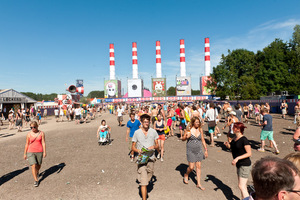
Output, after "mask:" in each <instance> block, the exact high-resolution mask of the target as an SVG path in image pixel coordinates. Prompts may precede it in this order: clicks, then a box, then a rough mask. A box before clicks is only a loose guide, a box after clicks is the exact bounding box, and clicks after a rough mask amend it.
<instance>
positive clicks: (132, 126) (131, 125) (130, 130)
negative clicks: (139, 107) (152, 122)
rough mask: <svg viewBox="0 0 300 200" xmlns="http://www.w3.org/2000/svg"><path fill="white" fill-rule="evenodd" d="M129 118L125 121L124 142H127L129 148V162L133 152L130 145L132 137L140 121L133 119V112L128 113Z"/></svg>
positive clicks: (132, 157) (132, 158)
mask: <svg viewBox="0 0 300 200" xmlns="http://www.w3.org/2000/svg"><path fill="white" fill-rule="evenodd" d="M129 117H130V120H129V121H128V122H127V131H126V142H129V150H130V159H131V162H133V160H134V152H133V151H132V150H131V146H132V137H133V135H134V132H135V131H136V130H138V129H139V128H140V126H141V122H140V121H139V120H137V119H135V113H133V112H132V113H130V115H129Z"/></svg>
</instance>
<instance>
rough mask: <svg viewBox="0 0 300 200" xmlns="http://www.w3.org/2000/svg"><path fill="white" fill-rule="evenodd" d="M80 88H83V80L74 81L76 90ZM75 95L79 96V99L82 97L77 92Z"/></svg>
mask: <svg viewBox="0 0 300 200" xmlns="http://www.w3.org/2000/svg"><path fill="white" fill-rule="evenodd" d="M80 87H83V80H82V79H77V80H76V88H80ZM77 94H79V96H80V97H82V96H83V94H82V93H80V92H78V93H77Z"/></svg>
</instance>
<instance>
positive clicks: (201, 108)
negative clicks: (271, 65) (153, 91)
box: [117, 102, 300, 199]
mask: <svg viewBox="0 0 300 200" xmlns="http://www.w3.org/2000/svg"><path fill="white" fill-rule="evenodd" d="M299 105H300V102H298V103H297V106H299ZM117 107H118V108H117V109H118V110H119V111H117V113H120V114H122V115H123V114H124V113H126V112H129V113H130V114H129V116H130V120H129V121H128V122H127V132H126V141H129V142H130V143H129V150H130V159H131V161H132V162H133V161H134V156H135V154H134V153H136V157H137V160H138V161H140V160H139V157H140V156H141V155H143V154H145V155H147V159H148V161H147V162H145V163H143V162H142V163H141V162H137V163H138V170H137V173H138V181H139V183H140V186H141V194H142V198H143V199H147V190H146V187H147V185H148V184H149V181H151V178H152V175H153V173H154V163H155V161H156V160H157V159H160V160H161V161H164V159H163V158H164V150H165V148H164V144H165V140H166V139H167V138H168V137H172V136H174V135H175V134H174V130H176V128H177V127H179V130H180V132H179V133H180V136H179V138H178V140H182V141H187V143H186V155H187V161H188V168H187V171H186V173H185V174H184V176H183V183H184V184H188V183H189V174H190V173H191V172H192V171H193V170H194V168H195V171H196V180H197V185H196V187H197V188H199V189H200V190H205V188H204V187H203V186H202V184H201V181H200V180H201V161H202V160H204V159H205V158H207V157H208V150H207V145H208V144H206V142H205V140H204V133H203V126H204V125H205V124H207V126H208V136H209V138H210V142H209V145H210V146H211V147H214V146H215V144H214V139H217V138H218V137H220V136H221V133H220V130H219V128H218V127H217V124H218V123H220V121H221V120H223V121H222V122H223V123H224V124H225V126H224V127H223V128H222V129H223V130H224V129H225V128H227V127H228V134H227V141H226V142H224V146H226V147H227V148H228V149H230V151H231V153H232V156H233V160H232V162H231V164H232V165H234V166H236V168H237V177H238V187H239V189H240V191H241V197H242V199H258V198H256V197H254V194H251V195H252V196H251V195H250V194H249V193H248V189H247V181H248V178H249V176H250V175H251V169H252V164H251V159H250V157H251V155H252V150H251V146H250V143H249V141H248V139H247V138H246V137H245V136H244V130H245V129H246V128H247V127H246V124H249V121H248V120H249V119H251V118H253V117H255V123H257V124H258V125H259V126H261V127H262V130H261V133H260V139H261V147H260V148H259V149H258V151H259V152H265V150H264V148H265V140H266V139H268V140H269V141H270V145H271V147H272V148H274V149H275V151H274V154H275V155H278V154H279V153H280V152H279V149H278V146H277V144H276V142H275V141H274V138H273V121H272V116H271V115H270V114H269V112H270V105H269V104H268V103H266V104H260V105H259V104H255V105H252V103H251V102H250V104H248V105H247V104H244V105H243V106H241V105H239V104H237V105H235V106H231V105H230V104H229V103H228V102H225V103H224V105H223V106H221V105H220V104H217V105H215V104H214V103H212V102H211V103H195V104H187V103H183V104H180V103H178V104H174V103H168V104H167V103H165V104H146V105H131V106H127V107H126V105H119V106H117ZM286 107H287V106H286V105H285V108H286ZM281 109H282V107H281ZM282 110H283V109H282ZM295 110H296V108H295ZM282 113H285V112H284V111H283V112H282ZM297 113H298V114H299V112H297ZM285 114H286V113H285ZM117 116H118V123H120V120H119V117H120V115H119V114H117ZM282 117H283V118H285V116H284V115H283V116H282ZM295 119H296V124H297V128H296V132H295V136H294V141H295V148H294V149H295V151H298V150H297V148H299V146H300V142H299V141H300V128H299V127H300V116H298V117H297V116H296V117H295ZM129 133H130V137H129ZM129 138H130V139H129ZM130 146H131V148H130ZM151 150H155V151H151ZM149 151H150V152H152V153H151V154H149ZM155 152H156V154H155ZM297 155H298V158H300V152H299V153H297ZM268 159H269V160H268ZM265 160H266V161H265ZM278 160H279V161H280V162H282V161H281V159H278V158H276V157H270V158H267V159H262V160H260V161H257V162H256V163H255V165H254V166H255V167H256V168H259V169H256V168H255V169H253V170H252V176H255V173H257V170H261V169H260V166H259V165H260V163H261V162H270V163H272V162H274V163H275V162H276V164H277V161H278ZM280 162H279V163H280ZM298 162H300V160H298ZM283 163H287V165H292V164H291V163H288V161H284V162H283ZM274 166H275V164H274ZM287 167H288V166H287ZM295 169H296V168H295ZM295 169H292V170H295ZM255 170H256V171H255ZM295 172H297V176H296V177H298V178H299V174H298V172H299V171H297V170H296V171H295ZM294 178H295V175H294ZM255 184H256V183H254V186H255ZM280 189H284V188H280ZM298 192H299V191H298ZM255 195H256V196H258V197H259V195H261V194H260V193H257V194H255Z"/></svg>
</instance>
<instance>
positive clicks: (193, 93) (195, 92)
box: [192, 89, 200, 96]
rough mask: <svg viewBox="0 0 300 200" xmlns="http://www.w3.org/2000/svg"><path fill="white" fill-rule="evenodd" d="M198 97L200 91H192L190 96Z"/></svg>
mask: <svg viewBox="0 0 300 200" xmlns="http://www.w3.org/2000/svg"><path fill="white" fill-rule="evenodd" d="M197 95H200V90H193V89H192V96H197Z"/></svg>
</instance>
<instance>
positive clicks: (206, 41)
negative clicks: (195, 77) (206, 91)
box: [204, 38, 210, 76]
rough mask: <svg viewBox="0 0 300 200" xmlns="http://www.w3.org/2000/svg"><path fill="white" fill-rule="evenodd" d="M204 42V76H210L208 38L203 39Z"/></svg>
mask: <svg viewBox="0 0 300 200" xmlns="http://www.w3.org/2000/svg"><path fill="white" fill-rule="evenodd" d="M204 42H205V47H204V51H205V57H204V61H205V70H204V73H205V76H210V45H209V38H205V39H204Z"/></svg>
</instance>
